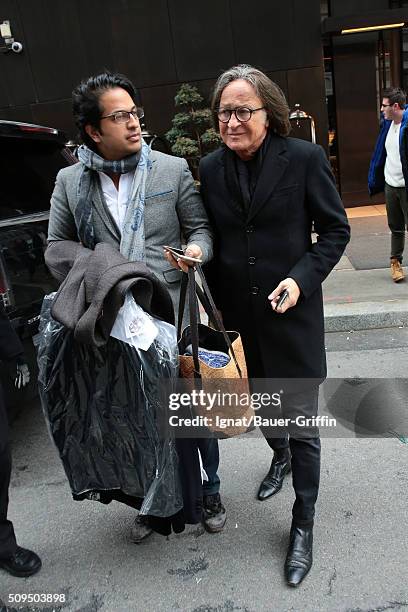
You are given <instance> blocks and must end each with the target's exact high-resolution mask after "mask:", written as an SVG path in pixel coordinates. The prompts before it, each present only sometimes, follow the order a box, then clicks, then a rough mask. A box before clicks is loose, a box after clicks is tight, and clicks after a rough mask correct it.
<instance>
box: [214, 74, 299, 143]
mask: <svg viewBox="0 0 408 612" xmlns="http://www.w3.org/2000/svg"><path fill="white" fill-rule="evenodd" d="M237 79H242V80H244V81H247V82H248V83H249V84H250V85H252V87H253V88H254V90H255V93H256V95H257V96H258V98H259V99H260V100H261V102H262V104H263V105H264V107H265V110H266V112H267V115H268V119H269V128H270V129H271V130H273V131H274V132H276V133H277V134H279V135H280V136H287V135H288V134H289V132H290V129H291V126H290V122H289V106H288V103H287V101H286V98H285V94H284V93H283V91H282V90H281V88H280V87H279V86H278V85H277V84H276V83H274V82H273V81H271V79H270V78H269V77H267V76H266V74H265V73H264V72H261V70H258V69H257V68H254V67H253V66H249V65H248V64H239V65H238V66H233V67H232V68H230V69H229V70H226V71H225V72H223V73H222V74H221V75H220V76H219V77H218V79H217V82H216V83H215V86H214V91H213V96H212V100H211V110H212V112H213V119H214V125H216V126H217V125H218V117H217V111H218V108H219V106H220V100H221V95H222V92H223V91H224V89H225V88H226V87H227V85H229V84H230V83H232V81H236V80H237Z"/></svg>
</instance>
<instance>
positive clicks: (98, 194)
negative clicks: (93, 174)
mask: <svg viewBox="0 0 408 612" xmlns="http://www.w3.org/2000/svg"><path fill="white" fill-rule="evenodd" d="M92 203H93V211H94V215H95V217H96V218H95V219H94V223H95V225H96V224H102V225H103V226H104V227H105V230H107V231H108V232H109V234H110V235H111V236H112V237H113V238H114V240H116V241H117V242H119V243H120V231H119V229H118V226H117V225H116V223H115V220H114V218H113V217H112V215H111V213H110V212H109V208H108V206H107V204H106V202H105V198H104V197H103V195H102V188H101V184H100V182H99V178H98V181H97V185H96V189H95V190H94V194H93V198H92Z"/></svg>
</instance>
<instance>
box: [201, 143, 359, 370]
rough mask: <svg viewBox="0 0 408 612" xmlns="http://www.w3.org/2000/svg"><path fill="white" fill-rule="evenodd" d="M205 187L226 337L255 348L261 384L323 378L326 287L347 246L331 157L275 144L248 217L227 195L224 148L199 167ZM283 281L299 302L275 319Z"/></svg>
mask: <svg viewBox="0 0 408 612" xmlns="http://www.w3.org/2000/svg"><path fill="white" fill-rule="evenodd" d="M200 178H201V191H202V196H203V200H204V204H205V206H206V209H207V212H208V215H209V218H210V221H211V223H212V225H213V229H214V231H215V237H216V240H215V256H214V260H213V262H212V263H211V264H210V266H208V267H207V276H208V280H209V284H210V287H211V289H212V291H213V293H214V298H215V301H216V304H217V306H218V308H219V309H220V310H221V312H222V315H223V317H224V322H225V324H226V327H227V329H237V330H238V331H240V332H241V334H242V337H243V342H244V348H246V350H247V351H248V347H251V346H252V343H251V341H252V340H253V339H254V338H255V339H256V340H257V343H258V347H259V353H260V355H261V360H262V366H263V368H262V369H263V373H262V374H256V373H255V375H258V376H263V375H264V376H266V377H268V378H269V377H271V378H273V377H278V378H317V379H323V378H324V377H325V376H326V356H325V348H324V317H323V300H322V288H321V284H322V282H323V280H324V279H325V278H326V276H327V275H328V274H329V272H330V271H331V270H332V269H333V267H334V266H335V264H336V263H337V262H338V261H339V259H340V257H341V255H342V253H343V251H344V249H345V246H346V244H347V242H348V240H349V237H350V228H349V225H348V222H347V217H346V214H345V211H344V207H343V204H342V202H341V199H340V197H339V195H338V192H337V190H336V186H335V182H334V179H333V175H332V172H331V169H330V166H329V163H328V161H327V158H326V155H325V153H324V150H323V149H322V147H320V146H318V145H315V144H312V143H310V142H306V141H303V140H298V139H295V138H283V137H280V136H276V135H272V136H271V142H270V145H269V147H268V151H267V153H266V156H265V159H264V162H263V165H262V170H261V174H260V176H259V179H258V182H257V186H256V189H255V193H254V196H253V199H252V203H251V207H250V210H249V213H248V215H246V213H244V212H243V210H242V207H241V205H240V203H239V202H238V201H236V199H234V196H233V195H232V194H231V192H230V191H229V190H228V188H227V184H226V174H225V149H224V148H220V149H218V150H217V151H215V152H214V153H211V154H210V155H208V156H206V157H204V158H203V159H202V161H201V164H200ZM312 223H314V229H315V231H316V233H317V236H318V238H317V242H316V243H314V244H313V243H312V238H311V231H312ZM286 277H291V278H293V279H294V280H295V281H296V282H297V284H298V285H299V287H300V290H301V296H300V298H299V300H298V303H297V304H296V306H295V307H294V308H291V309H289V310H288V311H286V312H285V313H284V314H277V313H275V312H274V311H272V308H271V306H270V302H269V300H268V299H267V296H268V295H269V294H270V293H271V292H272V290H273V289H275V288H276V287H277V285H278V284H279V282H280V281H282V280H283V279H284V278H286ZM247 358H249V359H250V358H251V355H250V354H247ZM252 371H253V368H252ZM252 375H254V374H252Z"/></svg>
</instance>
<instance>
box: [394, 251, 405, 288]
mask: <svg viewBox="0 0 408 612" xmlns="http://www.w3.org/2000/svg"><path fill="white" fill-rule="evenodd" d="M391 277H392V280H393V281H394V283H399V282H400V281H402V280H404V270H403V269H402V266H401V263H400V262H399V261H398V259H397V258H396V257H391Z"/></svg>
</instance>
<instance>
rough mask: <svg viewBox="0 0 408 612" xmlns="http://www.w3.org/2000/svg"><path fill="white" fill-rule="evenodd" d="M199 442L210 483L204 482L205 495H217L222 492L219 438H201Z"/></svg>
mask: <svg viewBox="0 0 408 612" xmlns="http://www.w3.org/2000/svg"><path fill="white" fill-rule="evenodd" d="M197 442H198V448H199V449H200V454H201V459H202V460H203V467H204V469H205V471H206V474H207V476H208V481H206V480H205V481H204V482H203V495H215V493H218V492H219V490H220V478H219V476H218V474H217V470H218V466H219V464H220V451H219V447H218V440H217V438H199V439H198V440H197Z"/></svg>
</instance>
